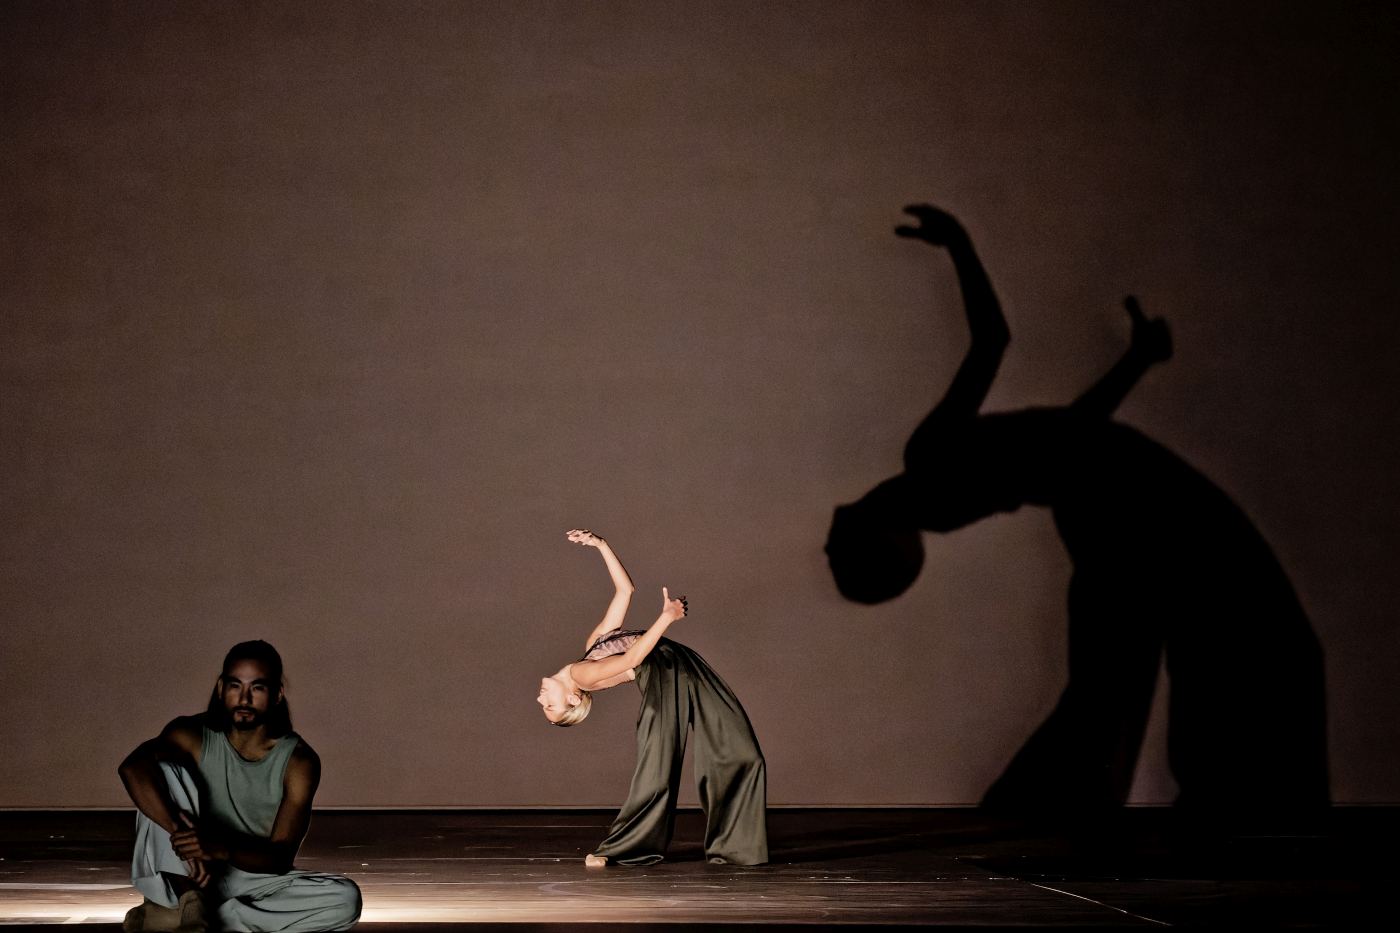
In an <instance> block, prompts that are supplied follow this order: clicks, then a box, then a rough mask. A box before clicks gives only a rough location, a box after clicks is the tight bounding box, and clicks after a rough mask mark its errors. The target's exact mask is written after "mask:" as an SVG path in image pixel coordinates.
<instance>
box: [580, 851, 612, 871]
mask: <svg viewBox="0 0 1400 933" xmlns="http://www.w3.org/2000/svg"><path fill="white" fill-rule="evenodd" d="M583 864H585V865H587V866H588V867H589V868H602V867H603V866H604V865H606V864H608V857H607V856H606V855H592V854H589V855H586V856H584V858H583Z"/></svg>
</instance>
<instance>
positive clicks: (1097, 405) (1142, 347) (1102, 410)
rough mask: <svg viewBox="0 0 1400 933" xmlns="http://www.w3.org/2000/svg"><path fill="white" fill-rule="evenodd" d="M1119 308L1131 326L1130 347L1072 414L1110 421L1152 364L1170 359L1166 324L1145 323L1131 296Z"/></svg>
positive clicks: (1075, 405) (1157, 321) (1155, 320)
mask: <svg viewBox="0 0 1400 933" xmlns="http://www.w3.org/2000/svg"><path fill="white" fill-rule="evenodd" d="M1123 307H1124V308H1125V309H1127V312H1128V317H1129V318H1131V319H1132V322H1133V337H1132V343H1131V344H1129V345H1128V349H1127V352H1125V353H1124V354H1123V356H1122V357H1121V358H1120V359H1119V360H1118V362H1117V363H1115V364H1114V365H1113V368H1112V369H1110V370H1109V371H1108V372H1106V373H1104V375H1103V377H1102V378H1101V379H1099V381H1098V382H1096V383H1094V384H1093V385H1092V386H1090V387H1089V389H1088V390H1087V391H1085V393H1084V394H1083V395H1081V396H1079V398H1077V399H1075V400H1074V402H1073V403H1072V404H1071V405H1070V407H1071V408H1073V409H1074V410H1075V411H1079V412H1083V413H1085V414H1088V415H1095V416H1098V417H1102V418H1108V417H1110V416H1111V415H1112V414H1113V413H1114V412H1115V411H1117V410H1118V406H1119V405H1121V404H1122V403H1123V399H1125V398H1127V397H1128V393H1129V392H1131V391H1132V389H1133V386H1135V385H1137V382H1138V380H1139V379H1141V378H1142V374H1143V373H1145V372H1147V370H1148V368H1149V367H1151V366H1152V364H1154V363H1165V362H1166V361H1167V360H1169V359H1171V358H1172V335H1171V331H1170V330H1168V329H1167V322H1166V321H1164V320H1162V319H1161V318H1152V319H1151V320H1149V319H1148V318H1147V316H1146V315H1144V314H1143V313H1142V308H1141V306H1139V305H1138V301H1137V299H1136V298H1134V297H1133V296H1132V295H1129V296H1128V297H1126V298H1124V299H1123Z"/></svg>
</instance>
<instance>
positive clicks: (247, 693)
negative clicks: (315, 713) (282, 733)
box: [219, 660, 282, 731]
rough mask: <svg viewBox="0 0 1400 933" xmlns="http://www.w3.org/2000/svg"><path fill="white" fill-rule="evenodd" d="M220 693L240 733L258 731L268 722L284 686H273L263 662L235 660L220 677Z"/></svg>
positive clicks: (225, 708) (225, 707)
mask: <svg viewBox="0 0 1400 933" xmlns="http://www.w3.org/2000/svg"><path fill="white" fill-rule="evenodd" d="M219 694H220V695H221V696H222V697H223V698H224V710H225V711H226V712H227V713H228V718H229V722H230V723H232V724H233V728H235V729H238V730H240V731H243V730H248V729H256V728H257V727H258V726H260V725H262V724H263V722H264V721H266V719H267V712H268V710H270V709H272V708H273V707H274V706H276V705H277V701H278V700H279V699H281V696H282V688H281V685H280V684H276V683H273V681H272V679H271V676H270V672H269V671H268V669H267V668H266V667H265V666H264V665H263V664H262V663H261V662H260V661H253V660H244V661H235V662H234V663H233V665H232V666H231V667H229V669H228V670H226V671H224V673H223V676H221V677H220V678H219Z"/></svg>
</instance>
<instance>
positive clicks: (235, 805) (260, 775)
mask: <svg viewBox="0 0 1400 933" xmlns="http://www.w3.org/2000/svg"><path fill="white" fill-rule="evenodd" d="M300 741H301V737H300V736H298V735H297V734H296V733H295V732H288V733H287V734H286V735H284V736H282V737H281V738H280V739H278V740H277V744H276V745H274V746H272V751H270V752H268V753H267V754H266V755H264V756H263V757H262V759H261V760H259V761H249V760H247V759H246V758H244V757H242V756H241V755H239V754H238V752H236V751H234V748H233V746H232V745H230V744H229V740H228V736H227V735H225V734H224V733H222V732H214V731H213V730H211V729H210V728H209V727H208V726H205V727H204V749H203V751H202V752H201V753H200V756H199V773H200V775H201V776H202V777H203V778H204V799H203V800H202V801H201V802H200V805H201V812H200V814H199V815H200V816H201V817H205V818H210V817H212V818H213V819H214V820H215V821H216V822H218V823H221V824H223V825H224V826H226V827H228V828H229V829H232V830H234V831H235V832H240V833H245V834H247V835H249V836H260V837H262V838H267V837H268V836H271V835H272V824H273V823H274V822H276V820H277V808H278V807H280V806H281V805H282V777H283V775H285V774H286V773H287V762H288V761H290V760H291V758H292V751H293V750H294V749H295V748H296V747H297V743H298V742H300Z"/></svg>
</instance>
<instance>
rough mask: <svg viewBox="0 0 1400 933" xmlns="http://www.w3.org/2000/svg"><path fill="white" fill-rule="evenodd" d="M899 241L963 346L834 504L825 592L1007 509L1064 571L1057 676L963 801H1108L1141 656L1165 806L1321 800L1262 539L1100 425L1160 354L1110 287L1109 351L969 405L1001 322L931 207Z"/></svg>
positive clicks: (1300, 676) (885, 573) (1131, 760)
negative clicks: (1046, 707)
mask: <svg viewBox="0 0 1400 933" xmlns="http://www.w3.org/2000/svg"><path fill="white" fill-rule="evenodd" d="M906 210H907V212H908V213H910V214H911V215H913V216H914V217H915V218H916V219H917V221H918V224H917V225H913V226H901V227H898V228H897V229H896V233H898V234H899V235H900V236H903V237H908V238H910V239H915V240H921V241H924V242H926V243H929V244H932V245H934V246H937V247H942V248H945V249H946V250H947V252H948V255H949V257H950V258H951V259H952V261H953V265H954V267H955V269H956V271H957V275H958V280H959V283H960V285H961V287H962V293H963V300H964V303H965V305H966V313H967V320H968V325H969V327H970V329H971V331H972V345H971V348H970V349H969V351H968V353H967V356H966V357H965V358H964V360H963V362H962V365H961V366H960V367H959V368H958V371H957V374H956V375H955V376H954V377H953V381H952V384H951V386H950V387H949V388H948V391H947V393H946V395H945V396H944V397H943V399H942V401H940V402H939V403H938V404H937V406H935V407H934V409H933V411H931V412H930V413H929V415H928V417H926V418H925V419H924V421H923V422H922V423H921V424H920V425H919V426H918V428H917V430H915V432H914V434H913V436H912V437H911V438H910V439H909V442H908V445H907V446H906V447H905V450H904V466H905V469H904V472H903V473H900V474H899V475H898V476H895V477H892V478H891V479H888V480H885V481H884V482H882V483H880V484H879V485H878V486H876V487H875V488H874V489H872V490H871V491H870V492H869V493H867V494H866V495H865V496H864V497H863V498H861V499H860V500H859V501H857V502H854V503H852V504H849V505H842V506H839V507H838V508H837V509H836V514H835V517H834V519H833V522H832V527H831V534H830V537H829V539H828V542H827V548H826V550H827V554H828V557H829V559H830V563H831V570H832V573H833V575H834V577H835V579H836V584H837V586H838V587H839V589H840V590H841V593H842V594H843V595H844V596H845V597H846V598H848V599H851V600H853V601H856V602H861V603H878V602H882V601H884V600H888V599H891V598H893V597H895V596H897V595H899V594H900V593H903V592H904V591H905V590H906V589H907V588H908V587H909V586H910V584H912V583H913V582H914V580H915V579H916V578H917V577H918V575H919V571H920V569H921V567H922V565H923V558H924V553H923V545H922V541H921V532H922V531H933V532H951V531H954V530H956V529H958V528H962V527H964V526H967V525H970V524H972V523H973V522H976V521H979V520H981V519H983V518H986V517H988V516H990V515H993V514H995V513H997V512H1010V511H1014V510H1016V509H1018V508H1020V507H1021V506H1023V505H1027V504H1029V505H1037V506H1043V507H1046V508H1049V509H1050V510H1051V512H1052V514H1053V516H1054V520H1055V526H1056V528H1057V529H1058V531H1059V534H1060V537H1061V538H1062V539H1063V541H1064V544H1065V547H1066V548H1067V549H1068V551H1069V555H1070V559H1071V561H1072V562H1073V565H1074V572H1073V576H1072V578H1071V580H1070V586H1069V639H1068V641H1069V680H1068V683H1067V685H1066V687H1065V691H1064V693H1063V695H1062V696H1061V697H1060V700H1059V703H1058V704H1057V705H1056V707H1055V709H1054V711H1053V712H1052V713H1051V714H1050V716H1049V718H1048V719H1047V720H1046V721H1045V722H1044V723H1043V724H1042V725H1041V726H1040V728H1039V729H1037V730H1036V732H1035V733H1034V734H1033V735H1032V736H1031V737H1030V739H1029V740H1028V741H1027V742H1026V744H1025V745H1024V747H1022V749H1021V750H1020V751H1019V752H1018V753H1017V754H1016V756H1015V758H1014V759H1013V760H1012V761H1011V763H1010V765H1009V766H1008V767H1007V768H1006V770H1005V772H1004V773H1003V774H1002V775H1001V777H1000V778H998V779H997V781H996V782H995V783H994V784H993V785H992V787H991V788H990V789H989V790H988V791H987V793H986V796H985V797H984V798H983V805H984V806H986V807H990V808H996V809H1001V810H1006V811H1012V812H1020V813H1025V814H1052V813H1059V812H1066V811H1070V812H1076V813H1084V812H1086V811H1094V810H1104V809H1107V808H1112V807H1117V806H1120V805H1121V804H1123V803H1124V802H1125V800H1126V799H1127V795H1128V791H1129V788H1130V787H1131V784H1132V778H1133V769H1134V767H1135V766H1136V763H1137V758H1138V752H1139V748H1140V747H1141V744H1142V738H1143V733H1144V731H1145V729H1146V725H1147V718H1148V713H1149V709H1150V707H1151V703H1152V694H1153V691H1154V689H1155V687H1156V682H1157V672H1158V669H1159V663H1160V660H1161V658H1162V656H1163V652H1165V657H1166V667H1167V673H1168V678H1169V681H1170V705H1169V721H1168V762H1169V764H1170V767H1171V770H1172V773H1173V776H1174V777H1175V778H1176V781H1177V784H1178V786H1179V788H1180V796H1179V797H1178V798H1177V806H1178V807H1181V808H1193V809H1196V810H1199V811H1206V812H1225V811H1229V812H1234V813H1241V812H1251V813H1258V814H1269V813H1280V812H1296V811H1298V810H1300V809H1310V808H1313V807H1318V806H1323V805H1325V804H1326V803H1327V801H1328V784H1327V750H1326V736H1325V713H1324V703H1325V699H1324V695H1323V675H1322V653H1321V649H1320V648H1319V646H1318V642H1317V639H1316V637H1315V636H1314V634H1313V631H1312V627H1311V626H1310V625H1309V623H1308V619H1307V616H1306V615H1305V614H1304V612H1303V609H1302V606H1301V605H1300V604H1299V602H1298V599H1297V596H1296V595H1295V593H1294V591H1293V587H1292V585H1291V584H1290V583H1289V580H1288V577H1287V575H1286V574H1285V573H1284V571H1283V568H1282V567H1281V566H1280V565H1279V563H1278V560H1277V559H1276V558H1275V557H1274V554H1273V552H1272V551H1271V550H1270V548H1269V546H1268V544H1267V543H1266V542H1265V541H1264V539H1263V537H1262V536H1261V535H1260V534H1259V532H1258V530H1257V529H1256V528H1255V527H1254V526H1253V524H1251V522H1250V521H1249V519H1248V518H1246V517H1245V515H1244V513H1243V512H1242V511H1241V510H1240V508H1239V507H1238V506H1236V505H1235V504H1234V503H1233V502H1232V501H1231V500H1230V498H1229V497H1228V496H1226V495H1225V493H1224V492H1222V491H1221V490H1220V489H1219V488H1218V487H1216V486H1215V485H1214V484H1212V483H1211V482H1210V481H1209V480H1208V479H1206V478H1205V477H1204V476H1203V475H1201V474H1200V473H1199V472H1197V471H1196V470H1195V469H1193V468H1192V467H1191V466H1190V465H1188V464H1187V463H1186V462H1185V461H1183V460H1182V459H1181V458H1180V457H1178V456H1176V455H1175V454H1173V453H1172V452H1171V451H1169V450H1167V449H1166V448H1165V447H1163V446H1162V445H1160V444H1158V443H1156V442H1155V441H1152V440H1151V439H1149V438H1147V437H1145V436H1144V435H1143V434H1141V433H1140V432H1138V431H1135V430H1133V429H1132V428H1130V427H1127V426H1126V425H1123V424H1119V423H1117V422H1115V421H1113V420H1111V419H1112V415H1113V412H1114V410H1115V409H1116V408H1117V407H1118V405H1119V403H1120V402H1122V400H1123V398H1124V397H1125V396H1126V395H1127V393H1128V392H1129V391H1130V390H1131V389H1132V387H1133V386H1134V384H1135V383H1136V382H1137V380H1138V379H1139V378H1140V377H1141V376H1142V374H1143V373H1144V372H1145V371H1146V370H1147V369H1148V368H1149V367H1150V366H1152V365H1153V364H1155V363H1160V362H1164V361H1166V360H1167V359H1169V358H1170V356H1171V353H1172V348H1171V339H1170V335H1169V332H1168V330H1167V327H1166V325H1165V323H1164V322H1162V321H1161V320H1148V319H1147V318H1145V317H1144V316H1143V314H1142V312H1141V310H1140V309H1139V308H1138V306H1137V303H1136V302H1135V301H1134V300H1133V299H1131V298H1129V299H1127V301H1126V306H1127V309H1128V313H1129V315H1130V316H1131V317H1132V323H1133V336H1132V341H1131V345H1130V346H1129V348H1128V350H1127V352H1126V353H1125V354H1124V356H1123V358H1122V359H1121V360H1120V361H1119V362H1118V363H1117V364H1116V365H1115V366H1114V367H1113V368H1112V369H1111V370H1110V371H1109V372H1108V373H1107V374H1105V375H1104V377H1103V378H1102V379H1100V380H1099V381H1098V382H1097V383H1096V384H1095V385H1093V386H1092V387H1090V388H1089V389H1088V390H1087V391H1086V392H1085V393H1084V394H1083V395H1081V396H1080V397H1079V398H1077V399H1076V400H1074V402H1072V403H1071V404H1069V405H1066V406H1063V407H1057V408H1034V409H1026V410H1023V411H1014V412H1005V413H997V414H980V413H979V408H980V407H981V405H982V402H983V400H984V399H985V398H986V395H987V392H988V390H989V389H990V388H991V385H992V381H993V379H994V378H995V376H996V372H997V368H998V366H999V365H1000V363H1001V358H1002V354H1003V352H1004V351H1005V349H1006V346H1007V344H1008V342H1009V341H1010V331H1009V329H1008V328H1007V325H1006V320H1005V318H1004V317H1003V316H1002V313H1001V308H1000V306H999V304H998V302H997V299H996V296H995V294H994V293H993V291H992V287H991V283H990V281H989V280H988V278H987V275H986V273H985V271H984V270H983V268H982V265H981V263H980V261H979V260H978V258H977V255H976V253H975V252H974V250H973V247H972V243H971V241H970V240H969V238H968V236H967V234H966V233H965V232H964V231H963V229H962V227H961V226H960V225H959V224H958V222H957V221H956V220H955V219H954V218H953V217H952V216H950V215H949V214H946V213H944V212H943V211H940V210H937V209H935V208H932V207H928V206H916V207H910V208H907V209H906Z"/></svg>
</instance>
